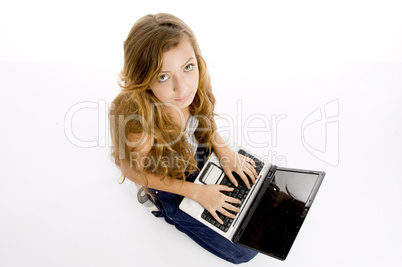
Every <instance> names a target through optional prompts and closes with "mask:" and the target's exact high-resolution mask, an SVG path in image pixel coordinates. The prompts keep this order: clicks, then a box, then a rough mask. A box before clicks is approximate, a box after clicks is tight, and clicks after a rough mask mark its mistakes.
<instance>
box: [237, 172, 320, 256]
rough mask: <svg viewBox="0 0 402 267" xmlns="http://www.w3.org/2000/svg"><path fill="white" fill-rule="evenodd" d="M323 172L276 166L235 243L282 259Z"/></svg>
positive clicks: (307, 208) (291, 242) (302, 219)
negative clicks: (269, 181) (271, 177)
mask: <svg viewBox="0 0 402 267" xmlns="http://www.w3.org/2000/svg"><path fill="white" fill-rule="evenodd" d="M324 175H325V173H324V172H316V171H306V170H295V169H288V168H279V167H278V168H277V170H276V172H275V178H274V180H273V181H272V182H271V184H270V185H269V186H268V188H267V189H266V190H265V192H261V194H263V197H262V198H261V200H260V201H259V203H255V204H256V207H255V211H254V212H253V214H251V215H250V220H249V222H248V223H247V226H245V228H244V230H243V233H242V234H241V236H240V237H239V239H238V240H236V243H239V244H241V245H243V246H246V247H250V248H252V249H254V250H257V251H259V252H261V253H264V254H267V255H269V256H272V257H275V258H277V259H280V260H285V259H286V257H287V255H288V253H289V251H290V248H291V247H292V245H293V242H294V241H295V239H296V236H297V234H298V232H299V230H300V227H301V225H302V224H303V221H304V219H305V217H306V215H307V213H308V211H309V209H310V206H311V204H312V202H313V200H314V197H315V195H316V194H317V191H318V188H319V186H320V184H321V182H322V179H323V178H324Z"/></svg>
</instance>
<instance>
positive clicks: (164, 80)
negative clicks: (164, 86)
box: [158, 74, 169, 83]
mask: <svg viewBox="0 0 402 267" xmlns="http://www.w3.org/2000/svg"><path fill="white" fill-rule="evenodd" d="M168 78H169V77H168V76H167V75H165V74H163V75H161V76H159V80H158V81H159V82H160V83H163V82H166V80H167V79H168Z"/></svg>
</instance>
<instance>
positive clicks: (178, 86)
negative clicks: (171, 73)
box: [173, 75, 187, 94]
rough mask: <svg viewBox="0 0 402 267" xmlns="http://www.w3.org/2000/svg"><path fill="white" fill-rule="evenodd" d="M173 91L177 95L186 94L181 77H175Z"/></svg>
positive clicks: (184, 84) (185, 85)
mask: <svg viewBox="0 0 402 267" xmlns="http://www.w3.org/2000/svg"><path fill="white" fill-rule="evenodd" d="M173 90H174V91H175V92H176V93H179V94H185V93H186V92H187V84H186V81H185V79H184V77H183V76H181V75H177V76H176V79H175V83H174V88H173Z"/></svg>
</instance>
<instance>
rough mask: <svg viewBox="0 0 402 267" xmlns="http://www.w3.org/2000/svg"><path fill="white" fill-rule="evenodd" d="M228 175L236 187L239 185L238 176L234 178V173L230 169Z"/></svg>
mask: <svg viewBox="0 0 402 267" xmlns="http://www.w3.org/2000/svg"><path fill="white" fill-rule="evenodd" d="M225 174H226V175H227V177H228V178H229V180H230V181H231V182H232V184H234V186H235V187H237V186H238V185H239V184H238V183H237V180H236V178H234V176H233V174H232V172H231V171H228V172H227V173H225Z"/></svg>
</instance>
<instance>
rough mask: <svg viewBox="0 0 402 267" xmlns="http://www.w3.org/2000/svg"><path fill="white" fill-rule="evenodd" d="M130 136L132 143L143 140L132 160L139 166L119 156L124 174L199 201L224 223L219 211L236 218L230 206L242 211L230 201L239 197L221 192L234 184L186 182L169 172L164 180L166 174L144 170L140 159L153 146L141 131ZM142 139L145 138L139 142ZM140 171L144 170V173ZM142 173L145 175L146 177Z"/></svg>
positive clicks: (136, 180) (137, 181) (143, 182)
mask: <svg viewBox="0 0 402 267" xmlns="http://www.w3.org/2000/svg"><path fill="white" fill-rule="evenodd" d="M128 139H129V141H130V142H132V143H136V144H140V145H139V146H137V148H136V153H137V155H138V157H136V161H134V162H131V164H136V169H134V168H132V167H131V166H130V163H129V162H128V161H126V160H124V159H122V160H120V170H121V172H122V174H123V175H124V176H125V177H127V178H128V179H130V180H131V181H133V182H134V183H136V184H140V185H143V186H148V187H150V188H152V189H155V190H161V191H165V192H169V193H173V194H178V195H182V196H184V197H188V198H190V199H193V200H195V201H197V202H198V203H200V204H201V206H203V207H204V208H205V209H206V210H208V211H209V213H211V214H212V215H213V216H214V218H215V219H216V220H217V221H218V222H220V223H223V221H222V220H221V219H220V218H219V216H218V215H217V213H216V211H219V212H220V213H221V214H223V215H225V216H227V217H231V218H235V215H234V214H233V213H230V212H228V210H229V211H234V212H240V209H238V208H236V207H234V206H233V205H231V204H229V203H235V204H240V200H238V199H236V198H232V197H229V196H226V195H225V194H222V193H221V192H220V191H232V190H233V188H230V187H228V186H224V185H215V184H214V185H200V184H194V183H190V182H187V181H184V182H183V181H181V180H179V179H176V178H172V177H170V176H167V177H165V178H164V179H163V180H162V178H163V177H161V176H158V175H155V174H153V173H150V172H144V171H143V166H141V164H140V163H141V162H143V161H142V159H143V158H144V157H147V155H148V152H149V150H150V149H151V143H150V141H149V139H147V138H144V139H143V136H142V135H141V134H129V135H128ZM139 140H145V141H144V142H139ZM139 172H141V174H140V173H139ZM143 177H144V178H146V180H145V179H144V178H143ZM146 182H148V183H146Z"/></svg>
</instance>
